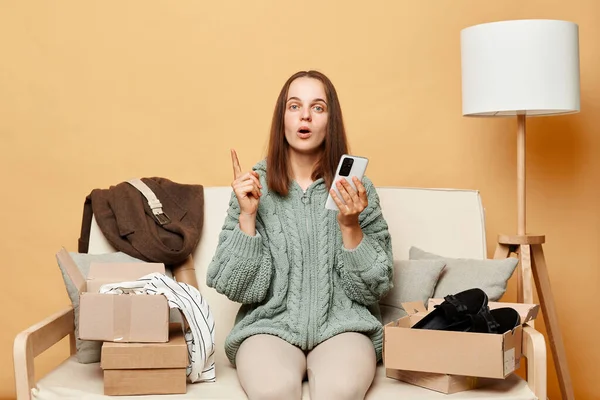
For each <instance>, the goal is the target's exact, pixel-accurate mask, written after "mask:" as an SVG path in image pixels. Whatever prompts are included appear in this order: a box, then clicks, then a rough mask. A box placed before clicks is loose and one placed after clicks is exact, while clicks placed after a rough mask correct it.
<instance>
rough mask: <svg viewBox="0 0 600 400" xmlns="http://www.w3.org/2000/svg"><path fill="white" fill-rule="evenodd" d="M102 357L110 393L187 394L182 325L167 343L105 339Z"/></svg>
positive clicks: (176, 326)
mask: <svg viewBox="0 0 600 400" xmlns="http://www.w3.org/2000/svg"><path fill="white" fill-rule="evenodd" d="M101 358H102V360H101V367H102V369H103V371H104V394H106V395H111V396H114V395H149V394H177V393H186V378H187V376H186V368H187V366H188V349H187V345H186V343H185V338H184V336H183V330H182V327H181V325H179V324H172V325H171V329H170V337H169V341H168V342H166V343H114V342H105V343H103V345H102V356H101Z"/></svg>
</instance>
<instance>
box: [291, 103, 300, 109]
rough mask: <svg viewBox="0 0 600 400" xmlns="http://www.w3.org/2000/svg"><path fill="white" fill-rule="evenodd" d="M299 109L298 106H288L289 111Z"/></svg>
mask: <svg viewBox="0 0 600 400" xmlns="http://www.w3.org/2000/svg"><path fill="white" fill-rule="evenodd" d="M299 108H300V107H299V106H298V104H292V105H290V110H298V109H299Z"/></svg>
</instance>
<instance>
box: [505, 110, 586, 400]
mask: <svg viewBox="0 0 600 400" xmlns="http://www.w3.org/2000/svg"><path fill="white" fill-rule="evenodd" d="M517 120H518V134H517V197H518V234H517V235H499V236H498V246H497V248H496V252H495V254H494V258H506V257H508V256H510V254H511V253H516V254H518V257H519V265H518V267H517V301H518V302H519V303H533V284H532V281H531V277H532V275H533V280H534V281H535V286H536V288H537V293H538V297H539V300H540V307H541V309H542V314H543V316H544V322H545V324H546V331H547V333H548V339H549V342H550V348H551V350H552V357H553V358H554V363H555V366H556V372H557V375H558V383H559V385H560V391H561V394H562V398H563V399H567V400H573V399H575V394H574V392H573V385H572V382H571V376H570V374H569V368H568V366H567V357H566V354H565V347H564V344H563V339H562V335H561V333H560V327H559V324H558V316H557V315H556V308H555V305H554V297H553V295H552V289H551V288H550V278H549V276H548V269H547V267H546V261H545V259H544V250H543V248H542V244H543V243H544V242H545V236H544V235H528V234H527V233H526V232H527V231H526V229H525V226H526V225H525V115H524V114H519V115H517ZM529 324H533V321H531V322H529Z"/></svg>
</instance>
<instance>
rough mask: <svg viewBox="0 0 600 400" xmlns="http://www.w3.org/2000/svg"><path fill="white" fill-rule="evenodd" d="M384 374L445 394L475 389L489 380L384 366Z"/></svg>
mask: <svg viewBox="0 0 600 400" xmlns="http://www.w3.org/2000/svg"><path fill="white" fill-rule="evenodd" d="M385 376H387V377H388V378H393V379H398V380H399V381H403V382H406V383H410V384H413V385H416V386H420V387H424V388H427V389H430V390H435V391H436V392H440V393H445V394H452V393H458V392H463V391H465V390H471V389H476V388H478V387H481V386H484V385H485V384H487V383H489V382H490V380H487V379H485V378H478V377H475V376H460V375H448V374H434V373H431V372H417V371H403V370H399V369H390V368H386V370H385Z"/></svg>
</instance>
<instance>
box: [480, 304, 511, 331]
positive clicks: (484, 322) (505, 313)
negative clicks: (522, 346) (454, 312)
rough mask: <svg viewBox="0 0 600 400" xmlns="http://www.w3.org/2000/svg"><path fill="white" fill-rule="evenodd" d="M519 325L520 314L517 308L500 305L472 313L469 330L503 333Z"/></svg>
mask: <svg viewBox="0 0 600 400" xmlns="http://www.w3.org/2000/svg"><path fill="white" fill-rule="evenodd" d="M519 325H521V316H520V315H519V313H518V312H517V310H515V309H514V308H510V307H502V308H496V309H495V310H491V311H482V312H480V313H479V314H477V315H473V316H472V328H471V332H479V333H498V334H503V333H505V332H508V331H511V330H513V329H515V328H516V327H517V326H519Z"/></svg>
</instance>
